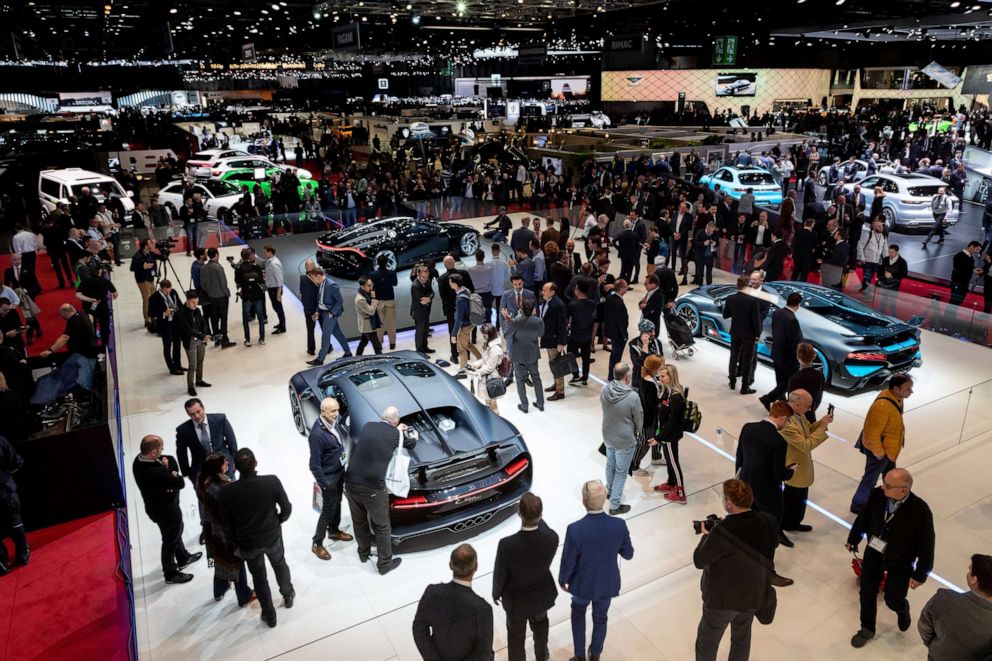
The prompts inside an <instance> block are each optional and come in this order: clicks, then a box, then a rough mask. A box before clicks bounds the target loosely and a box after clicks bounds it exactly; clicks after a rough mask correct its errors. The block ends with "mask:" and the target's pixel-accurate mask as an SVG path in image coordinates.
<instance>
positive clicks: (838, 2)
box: [834, 0, 847, 7]
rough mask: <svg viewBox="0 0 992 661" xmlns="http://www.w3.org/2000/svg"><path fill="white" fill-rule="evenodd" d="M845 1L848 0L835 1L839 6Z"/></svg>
mask: <svg viewBox="0 0 992 661" xmlns="http://www.w3.org/2000/svg"><path fill="white" fill-rule="evenodd" d="M845 2H847V0H837V2H835V3H834V4H835V5H837V6H838V7H840V6H841V5H842V4H844V3H845Z"/></svg>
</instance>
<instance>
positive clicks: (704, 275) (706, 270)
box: [696, 253, 713, 285]
mask: <svg viewBox="0 0 992 661" xmlns="http://www.w3.org/2000/svg"><path fill="white" fill-rule="evenodd" d="M704 282H705V284H707V285H712V284H713V258H712V257H710V258H708V259H707V258H706V257H703V256H702V255H700V254H699V253H696V284H697V285H702V284H704Z"/></svg>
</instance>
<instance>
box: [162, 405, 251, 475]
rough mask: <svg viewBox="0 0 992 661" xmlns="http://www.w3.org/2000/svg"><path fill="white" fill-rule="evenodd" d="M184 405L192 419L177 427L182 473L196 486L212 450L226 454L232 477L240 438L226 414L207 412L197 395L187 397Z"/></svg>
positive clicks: (177, 449) (178, 451)
mask: <svg viewBox="0 0 992 661" xmlns="http://www.w3.org/2000/svg"><path fill="white" fill-rule="evenodd" d="M185 408H186V415H188V416H189V420H187V421H186V422H184V423H183V424H181V425H179V426H178V427H176V456H177V458H178V459H179V472H180V474H181V475H182V476H183V477H188V478H189V479H190V482H192V483H193V485H194V486H196V478H197V476H198V475H199V474H200V465H201V464H202V463H203V460H204V459H206V458H207V455H208V454H210V453H211V452H220V453H221V454H223V455H224V456H225V457H227V463H228V470H227V475H228V477H232V478H233V477H234V455H235V454H236V453H237V452H238V440H237V439H236V438H235V437H234V428H233V427H231V423H230V421H228V419H227V416H226V415H224V414H223V413H210V414H207V412H206V411H205V410H204V409H203V402H201V401H200V400H199V399H197V398H196V397H194V398H192V399H188V400H186V404H185Z"/></svg>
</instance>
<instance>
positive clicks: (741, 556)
mask: <svg viewBox="0 0 992 661" xmlns="http://www.w3.org/2000/svg"><path fill="white" fill-rule="evenodd" d="M753 501H754V494H753V493H752V491H751V487H749V486H748V485H747V483H746V482H743V481H741V480H727V481H726V482H724V483H723V507H724V509H725V510H726V511H727V516H726V518H724V519H722V520H721V519H718V518H716V517H715V516H711V517H710V518H708V519H707V520H706V521H699V522H694V523H699V530H698V532H699V533H700V534H701V535H702V538H701V539H700V540H699V545H698V546H697V547H696V550H695V552H694V553H693V556H692V560H693V563H694V564H695V565H696V568H697V569H702V570H703V577H702V580H701V582H700V587H701V588H702V592H703V616H702V618H701V619H700V620H699V628H698V629H697V631H696V661H715V660H716V653H717V649H718V648H719V646H720V639H721V638H723V632H724V631H726V630H727V625H730V657H729V658H731V659H747V658H748V655H749V654H750V651H751V623H752V622H753V621H754V616H755V614H756V613H757V612H758V610H760V609H761V607H762V606H763V605H765V603H766V599H767V598H769V597H770V596H771V595H770V594H769V592H770V591H772V588H771V587H770V585H771V581H772V577H773V576H774V575H775V570H774V565H773V563H772V557H773V554H774V551H775V546H776V544H777V538H778V521H776V520H775V517H773V516H772V515H770V514H767V513H764V512H755V511H753V510H752V509H751V505H752V503H753ZM772 594H774V592H772Z"/></svg>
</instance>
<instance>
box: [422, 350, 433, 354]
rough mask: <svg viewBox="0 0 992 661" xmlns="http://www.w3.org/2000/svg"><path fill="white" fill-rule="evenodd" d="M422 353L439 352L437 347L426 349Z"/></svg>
mask: <svg viewBox="0 0 992 661" xmlns="http://www.w3.org/2000/svg"><path fill="white" fill-rule="evenodd" d="M420 353H426V354H432V353H437V349H424V350H423V351H421V352H420Z"/></svg>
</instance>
